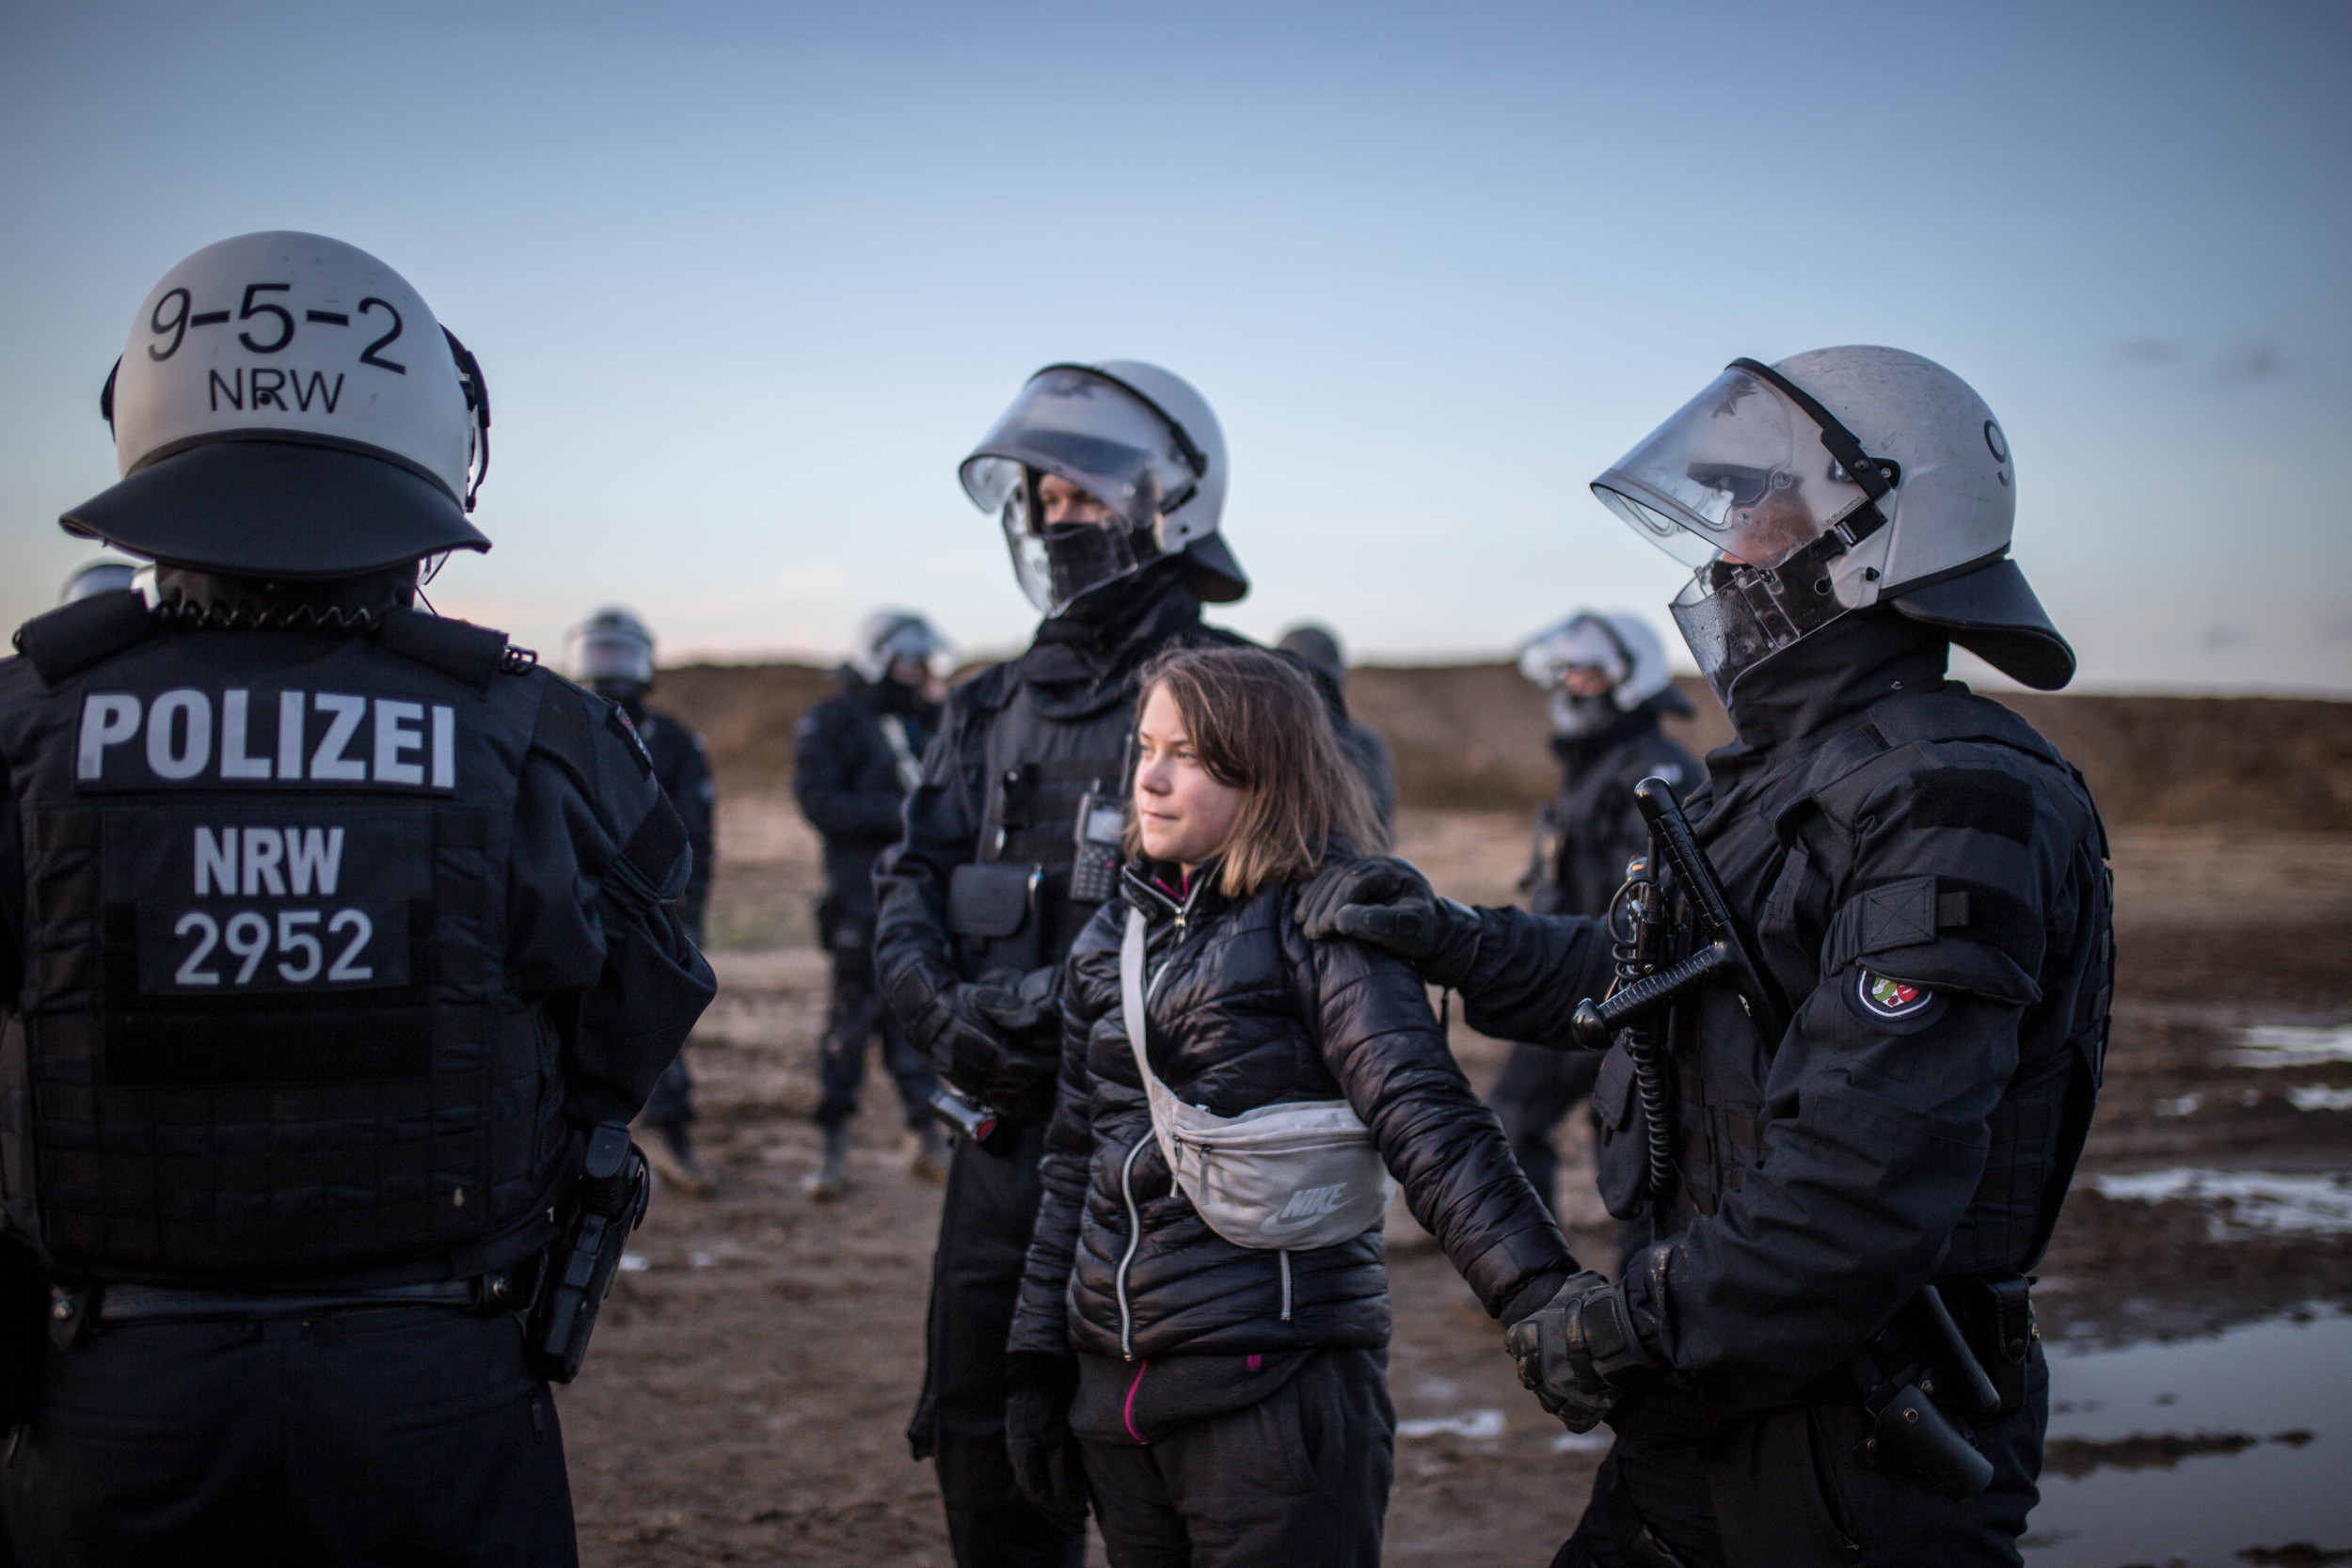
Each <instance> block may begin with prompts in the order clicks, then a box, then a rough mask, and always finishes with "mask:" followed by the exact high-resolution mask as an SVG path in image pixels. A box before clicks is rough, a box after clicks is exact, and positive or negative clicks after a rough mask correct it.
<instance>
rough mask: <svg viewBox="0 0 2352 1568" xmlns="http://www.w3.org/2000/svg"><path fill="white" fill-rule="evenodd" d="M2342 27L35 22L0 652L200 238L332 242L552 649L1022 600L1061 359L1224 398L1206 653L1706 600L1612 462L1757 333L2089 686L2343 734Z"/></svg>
mask: <svg viewBox="0 0 2352 1568" xmlns="http://www.w3.org/2000/svg"><path fill="white" fill-rule="evenodd" d="M2348 78H2352V8H2345V7H2344V6H2342V5H2333V4H2330V5H2309V6H2296V5H2274V4H2247V5H2238V6H2233V7H2227V8H2224V7H2220V6H2166V5H2127V6H2074V7H2066V6H2059V7H2051V6H2043V5H2033V6H2005V5H1983V4H1975V5H1967V6H1960V5H1949V6H1942V7H1934V8H1928V7H1916V6H1909V7H1907V6H1899V5H1896V6H1889V5H1879V6H1868V7H1860V6H1857V7H1826V6H1824V7H1801V6H1774V7H1765V6H1751V5H1661V6H1651V7H1640V8H1635V7H1614V6H1613V7H1605V8H1604V7H1582V6H1569V5H1551V6H1529V7H1509V6H1480V5H1458V4H1457V5H1448V6H1444V7H1438V6H1427V7H1422V8H1377V7H1366V6H1356V7H1306V6H1290V7H1268V6H1264V5H1252V6H1232V7H1221V6H1200V5H1193V6H1160V7H1150V8H1142V7H1123V6H1104V5H1087V6H1079V5H1072V6H1065V7H1054V6H1032V7H993V8H984V7H946V6H892V5H886V4H876V5H866V6H860V7H839V6H829V7H822V8H818V7H788V6H787V7H752V6H743V7H716V6H707V7H687V6H680V7H672V8H664V9H663V10H662V11H661V12H660V14H659V15H658V16H657V15H655V14H653V8H643V7H622V6H611V5H597V4H587V5H581V4H568V5H564V6H562V7H552V6H550V7H544V8H535V7H501V6H481V5H464V6H458V5H449V6H431V5H398V4H375V5H368V6H357V5H352V6H342V5H322V4H304V5H300V6H269V5H224V4H207V5H202V6H196V5H187V6H166V5H149V6H126V5H105V4H87V5H73V6H67V5H63V4H33V3H29V0H24V3H19V4H16V5H13V6H9V7H7V8H0V213H4V214H6V221H5V222H0V330H4V331H5V332H6V335H7V337H6V341H7V342H8V354H7V355H6V356H5V359H0V623H6V624H10V625H12V624H13V623H14V622H15V621H17V620H19V619H21V618H23V617H24V616H25V615H27V614H30V613H32V612H34V611H36V610H40V609H41V608H43V607H44V606H45V605H46V603H47V602H48V601H49V599H50V597H51V596H52V595H53V594H55V592H56V585H57V583H58V581H59V580H60V579H61V578H63V577H64V576H65V574H66V573H67V572H68V571H69V570H71V568H72V566H73V565H74V564H75V563H76V562H79V561H80V560H82V559H85V558H86V557H87V554H88V553H89V552H88V550H87V546H82V545H79V544H77V543H76V542H74V541H71V540H68V539H65V538H64V537H62V536H61V535H59V534H58V533H57V532H56V525H55V518H56V514H57V513H58V512H59V511H60V510H62V509H63V508H64V507H66V506H68V505H70V504H72V503H73V502H75V501H78V500H80V499H83V498H84V497H86V496H87V495H89V494H91V493H93V492H95V491H96V490H98V489H101V488H103V486H104V485H105V484H107V483H111V482H112V480H113V478H114V462H113V454H112V451H111V449H110V447H109V445H108V442H107V439H106V432H105V427H104V425H103V423H102V422H101V421H100V420H99V418H98V413H97V393H98V388H99V385H100V383H101V382H102V381H103V379H104V377H105V374H106V369H107V366H108V365H109V364H111V363H112V362H113V359H114V356H116V354H117V353H118V352H119V350H120V348H121V344H122V341H123V338H124V335H125V333H126V331H127V330H128V328H129V325H130V318H131V315H132V313H133V311H134V310H135V309H136V307H137V305H138V302H139V300H140V299H141V297H142V296H143V295H144V293H146V291H147V290H148V289H149V287H150V286H151V284H152V283H153V282H154V280H155V279H156V278H157V277H160V276H162V274H163V272H164V271H165V270H166V269H167V268H168V267H169V266H170V265H171V264H172V263H173V262H174V261H177V260H179V258H180V257H182V256H183V255H184V254H186V253H187V252H189V251H191V250H194V249H196V248H197V247H199V245H205V244H208V243H210V242H212V241H214V240H216V239H220V238H223V237H226V236H228V235H230V234H235V233H241V232H245V231H247V230H256V229H271V228H293V229H310V230H318V231H321V232H325V233H328V234H333V235H336V236H337V237H339V238H342V239H345V240H348V241H350V242H352V243H353V244H356V245H360V246H362V247H364V248H366V249H368V250H371V251H373V252H374V253H375V254H377V255H378V256H381V257H382V258H384V259H385V260H386V261H389V262H390V263H391V264H392V265H394V266H395V267H397V268H399V269H400V270H401V271H402V272H403V273H404V274H405V275H406V277H408V278H409V279H410V281H411V282H413V283H414V284H415V285H416V286H417V288H418V289H419V290H420V292H421V293H423V295H424V296H425V298H426V299H427V300H428V301H430V302H431V303H432V305H433V306H434V308H435V309H436V310H437V312H438V313H439V314H440V316H441V317H442V318H443V319H444V320H445V321H447V322H448V323H449V324H450V325H452V326H453V328H455V330H456V331H457V332H458V333H459V334H460V335H461V336H462V337H464V338H465V340H466V341H467V342H468V343H469V344H470V345H471V346H472V347H473V348H474V349H475V351H476V352H477V353H478V354H479V355H480V356H481V358H482V360H483V362H484V365H485V369H486V371H487V372H488V376H489V380H490V384H491V388H492V391H493V394H494V398H495V405H496V409H497V416H498V425H497V431H496V444H495V464H494V467H493V468H492V471H491V475H490V479H489V483H488V485H487V486H486V487H485V491H484V495H483V503H482V510H481V513H480V514H479V521H480V522H481V525H482V526H483V528H484V529H485V531H487V532H488V533H489V534H490V535H491V536H492V537H493V538H494V539H495V540H497V542H498V548H497V549H496V550H495V551H494V552H493V553H492V554H491V555H490V556H488V557H487V558H485V559H482V560H478V561H477V560H473V559H470V558H461V559H459V560H458V561H456V562H453V563H452V565H451V566H450V568H449V569H448V571H447V572H446V573H445V574H444V576H443V578H442V579H441V583H440V585H439V586H438V589H437V592H436V594H435V598H436V601H437V603H438V604H440V606H441V607H442V608H443V609H444V610H452V611H454V612H458V613H464V614H467V615H469V616H471V617H473V618H476V619H482V620H487V621H490V622H493V623H494V624H498V625H501V626H506V627H508V628H509V629H510V630H512V631H514V632H515V633H516V636H517V639H518V640H519V641H525V642H535V643H537V644H538V645H539V646H540V647H541V648H542V649H543V650H546V651H548V652H550V653H552V652H553V651H554V650H555V648H556V647H557V646H558V645H559V642H560V638H561V633H562V629H563V628H564V626H566V625H568V624H570V623H571V622H573V621H575V620H577V619H578V618H579V617H580V614H581V613H582V612H583V611H584V610H587V609H588V608H589V607H591V606H592V605H594V604H596V603H599V602H602V601H605V600H608V599H619V600H622V601H625V602H628V603H629V604H632V605H634V606H635V607H637V608H638V609H639V610H642V611H643V612H644V614H645V615H646V616H647V617H648V618H649V619H650V620H651V621H652V622H653V623H654V624H655V626H656V628H657V630H658V631H659V632H660V634H661V635H662V637H663V641H664V644H665V648H664V652H665V657H676V656H679V655H683V654H685V653H687V652H690V651H694V650H700V651H706V652H711V653H717V654H720V655H723V656H725V657H747V656H750V655H752V654H755V653H757V652H761V651H798V652H802V653H807V654H827V653H832V652H836V651H838V649H839V648H840V647H841V646H842V645H843V643H844V641H845V639H846V637H847V634H848V631H849V628H850V626H852V625H853V624H854V623H855V622H856V620H857V619H858V617H859V616H860V615H862V614H863V613H864V612H865V611H866V610H867V609H869V608H870V607H872V606H873V605H875V604H877V603H883V602H895V603H905V604H912V605H914V606H917V607H921V608H924V609H927V610H930V611H931V612H932V613H933V614H934V616H935V617H936V619H937V620H938V621H939V623H940V624H941V626H943V628H944V629H945V630H946V631H947V632H948V633H949V635H951V636H953V637H954V638H956V639H957V640H958V641H960V642H961V643H962V644H964V645H965V646H967V647H978V648H989V647H1002V646H1004V645H1007V644H1009V643H1012V642H1015V641H1018V640H1020V639H1021V638H1022V637H1024V636H1025V632H1026V630H1027V627H1028V626H1029V625H1030V624H1031V622H1032V621H1033V616H1032V615H1031V614H1030V612H1029V611H1028V608H1027V604H1026V601H1025V600H1024V599H1023V598H1022V597H1021V595H1020V593H1019V591H1018V589H1017V588H1016V587H1015V586H1014V584H1013V580H1012V576H1011V572H1010V570H1009V566H1008V564H1007V562H1006V559H1005V553H1004V548H1003V545H1002V543H1001V540H1000V538H999V537H998V535H997V533H996V531H995V527H994V524H993V520H992V519H989V518H986V517H983V516H982V515H979V514H977V513H976V512H974V511H973V510H972V509H971V507H970V506H969V504H968V503H967V502H966V501H965V500H964V499H963V498H962V495H961V491H960V490H959V489H958V488H957V485H956V483H955V467H956V463H957V460H958V459H959V458H960V457H961V455H962V453H963V452H964V451H965V450H966V449H967V447H968V446H969V445H970V443H971V442H972V441H974V440H975V439H977V437H978V436H979V435H980V434H981V433H982V432H983V431H984V430H985V429H986V427H987V426H988V424H989V422H990V420H992V419H993V417H994V415H995V414H996V413H997V412H998V411H999V409H1000V408H1001V407H1002V406H1003V404H1005V403H1006V402H1007V401H1008V400H1009V398H1010V396H1011V395H1012V393H1013V391H1014V390H1015V389H1016V388H1018V386H1019V384H1020V383H1021V381H1022V380H1023V378H1024V377H1025V375H1026V374H1027V373H1028V372H1030V371H1031V370H1033V369H1035V368H1036V367H1037V366H1038V365H1040V364H1042V363H1045V362H1047V361H1049V360H1056V359H1068V358H1100V357H1110V356H1120V357H1136V358H1147V359H1153V360H1157V361H1159V362H1161V363H1164V364H1166V365H1168V367H1170V368H1171V369H1173V370H1176V371H1177V372H1180V373H1182V374H1184V376H1186V377H1187V378H1189V379H1190V380H1192V381H1193V382H1194V383H1195V385H1197V386H1198V387H1199V388H1200V389H1201V391H1202V392H1203V393H1204V394H1205V395H1206V396H1207V397H1208V398H1209V399H1210V400H1211V402H1212V403H1213V404H1215V405H1216V408H1217V410H1218V412H1219V414H1220V416H1221V417H1222V419H1223V420H1224V423H1225V427H1226V430H1227V433H1228V435H1229V436H1230V438H1231V441H1232V453H1233V476H1234V477H1233V484H1232V502H1231V505H1230V507H1229V510H1228V513H1227V523H1228V532H1229V535H1230V537H1231V538H1232V542H1233V546H1234V549H1235V551H1236V553H1237V554H1238V555H1239V556H1240V558H1241V559H1242V561H1243V562H1245V563H1246V564H1247V565H1248V568H1249V569H1250V571H1251V573H1252V574H1253V576H1254V577H1255V578H1256V580H1257V589H1256V592H1255V593H1254V594H1252V596H1251V597H1250V599H1249V600H1248V602H1247V603H1245V604H1243V605H1240V606H1236V607H1233V608H1232V610H1230V611H1228V612H1224V613H1222V614H1221V616H1220V618H1221V619H1224V620H1225V621H1227V622H1228V623H1229V624H1231V625H1234V626H1239V627H1241V628H1242V629H1244V630H1246V631H1249V632H1252V633H1256V634H1260V635H1266V634H1270V633H1272V632H1273V631H1275V630H1278V629H1279V627H1280V626H1283V625H1285V624H1287V623H1288V622H1289V621H1291V620H1294V619H1296V618H1298V617H1301V616H1305V615H1316V616H1320V617H1322V618H1324V619H1327V620H1328V621H1330V622H1331V623H1333V624H1334V625H1336V626H1338V627H1339V628H1340V629H1341V631H1342V632H1343V634H1344V636H1345V637H1346V638H1347V640H1348V641H1350V643H1351V644H1352V645H1353V649H1354V651H1356V652H1357V653H1358V654H1359V655H1361V656H1364V657H1415V658H1420V657H1447V658H1453V657H1478V656H1482V655H1491V654H1496V653H1500V652H1502V651H1504V650H1506V649H1507V648H1508V647H1509V646H1510V645H1511V644H1512V643H1513V642H1514V641H1516V640H1517V639H1518V637H1520V636H1521V635H1523V634H1524V633H1526V632H1528V631H1531V630H1533V629H1534V628H1535V627H1536V626H1540V625H1541V624H1543V623H1544V622H1546V621H1549V620H1550V619H1552V618H1554V617H1556V616H1558V615H1559V614H1561V613H1563V612H1564V611H1565V610H1567V609H1569V608H1571V607H1572V606H1574V605H1576V604H1578V603H1580V602H1593V603H1598V604H1603V605H1625V606H1629V607H1633V608H1636V609H1639V610H1645V611H1649V612H1651V613H1652V614H1653V616H1654V618H1655V620H1656V621H1657V623H1658V624H1659V626H1661V630H1665V631H1668V632H1669V633H1671V627H1670V626H1669V625H1668V623H1667V622H1666V620H1665V617H1664V615H1663V613H1662V609H1661V607H1662V606H1663V604H1664V602H1665V601H1666V600H1667V599H1668V598H1670V597H1671V596H1672V595H1673V594H1674V593H1675V591H1676V589H1677V586H1678V585H1679V580H1680V576H1681V574H1680V570H1679V568H1677V567H1676V566H1674V565H1673V564H1672V563H1671V562H1668V561H1667V559H1666V558H1665V557H1664V556H1662V555H1660V554H1658V553H1656V552H1654V551H1653V550H1651V549H1649V548H1648V547H1647V546H1644V545H1642V544H1641V543H1639V542H1638V541H1637V540H1635V539H1634V538H1633V537H1632V536H1631V535H1630V534H1629V532H1628V531H1626V530H1625V529H1624V528H1623V526H1622V525H1620V524H1618V523H1617V522H1616V521H1614V520H1613V518H1612V517H1611V516H1610V515H1608V514H1607V513H1605V512H1604V511H1603V510H1602V509H1601V508H1600V507H1599V506H1598V505H1597V503H1596V502H1594V501H1593V500H1592V499H1591V498H1590V496H1589V494H1588V493H1587V491H1586V489H1585V483H1586V481H1587V480H1589V479H1590V478H1591V477H1592V475H1594V474H1595V473H1597V471H1598V470H1599V469H1600V468H1601V467H1604V466H1605V465H1606V464H1607V463H1608V462H1609V461H1610V460H1611V459H1612V458H1613V457H1615V456H1616V455H1617V454H1618V453H1619V452H1621V451H1623V450H1624V449H1626V448H1627V447H1629V446H1630V445H1631V444H1632V443H1633V442H1634V441H1635V440H1637V439H1638V438H1640V437H1641V436H1643V435H1644V434H1645V432H1647V431H1648V429H1649V428H1650V427H1651V426H1652V425H1653V424H1655V423H1656V422H1657V421H1658V420H1660V419H1662V418H1663V417H1664V416H1665V415H1666V414H1667V413H1669V412H1671V411H1672V410H1673V409H1674V408H1675V407H1676V406H1677V405H1678V404H1680V403H1681V402H1682V401H1683V400H1684V399H1685V398H1686V397H1688V396H1689V395H1690V394H1691V393H1692V392H1693V391H1694V390H1696V389H1697V388H1699V387H1700V386H1701V385H1703V384H1704V383H1705V382H1706V381H1707V380H1708V378H1709V377H1710V376H1711V375H1712V374H1713V373H1714V372H1715V371H1716V370H1717V369H1718V368H1720V367H1721V366H1722V365H1723V363H1724V361H1725V360H1727V359H1729V358H1731V357H1733V356H1737V355H1752V356H1759V357H1763V358H1768V359H1769V358H1776V357H1779V356H1784V355H1788V354H1791V353H1795V352H1798V351H1800V350H1803V349H1807V348H1814V347H1819V346H1821V345H1824V344H1829V343H1836V342H1856V341H1860V342H1884V343H1891V344H1896V345H1899V346H1901V347H1904V348H1909V349H1912V350H1915V351H1916V352H1918V353H1922V354H1925V355H1928V356H1931V357H1933V358H1936V359H1939V360H1941V361H1943V362H1944V363H1946V364H1947V365H1948V366H1950V367H1951V368H1952V369H1953V370H1955V371H1957V372H1959V373H1961V374H1962V375H1963V376H1965V377H1966V378H1968V379H1969V380H1970V381H1971V382H1972V383H1974V384H1975V386H1976V387H1977V388H1978V389H1979V391H1980V392H1982V393H1983V395H1984V396H1985V398H1986V400H1987V401H1988V402H1989V403H1990V404H1992V405H1993V407H1994V411H1995V412H1996V413H1997V414H1998V415H1999V416H2000V418H2001V420H2002V423H2003V425H2004V426H2005V427H2006V429H2007V430H2008V432H2009V433H2010V438H2011V442H2012V445H2013V447H2014V449H2015V451H2016V453H2017V463H2018V472H2019V486H2020V487H2019V495H2020V511H2019V522H2018V546H2017V556H2018V558H2019V560H2020V561H2021V562H2023V563H2024V565H2025V566H2026V571H2027V573H2028V574H2029V576H2030V577H2031V578H2032V579H2033V580H2034V582H2035V583H2036V585H2037V586H2038V587H2039V588H2040V590H2041V591H2042V597H2043V599H2044V600H2045V602H2047V604H2048V605H2049V607H2050V609H2051V610H2052V612H2053V614H2054V615H2055V616H2056V617H2057V619H2058V623H2059V625H2060V626H2061V627H2062V628H2063V629H2065V630H2066V631H2067V632H2068V633H2069V634H2070V635H2071V636H2072V637H2073V638H2074V641H2075V643H2076V645H2077V647H2078V649H2079V650H2080V652H2081V654H2082V657H2083V666H2084V685H2086V686H2087V687H2091V688H2095V689H2123V688H2141V689H2273V690H2320V691H2330V692H2337V693H2344V694H2352V499H2347V492H2346V488H2345V486H2344V483H2343V480H2342V474H2341V470H2342V468H2343V467H2344V464H2345V462H2346V459H2347V456H2352V450H2348V449H2352V442H2348V441H2347V438H2346V435H2345V432H2346V427H2347V422H2348V421H2352V369H2348V368H2347V367H2348V361H2347V355H2346V349H2347V347H2352V299H2348V298H2347V293H2348V291H2347V288H2346V283H2345V258H2346V256H2347V253H2348V249H2352V245H2348V242H2352V221H2348V219H2352V178H2347V174H2346V171H2347V169H2352V92H2347V91H2346V90H2345V87H2344V83H2345V81H2346V80H2347V79H2348Z"/></svg>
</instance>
